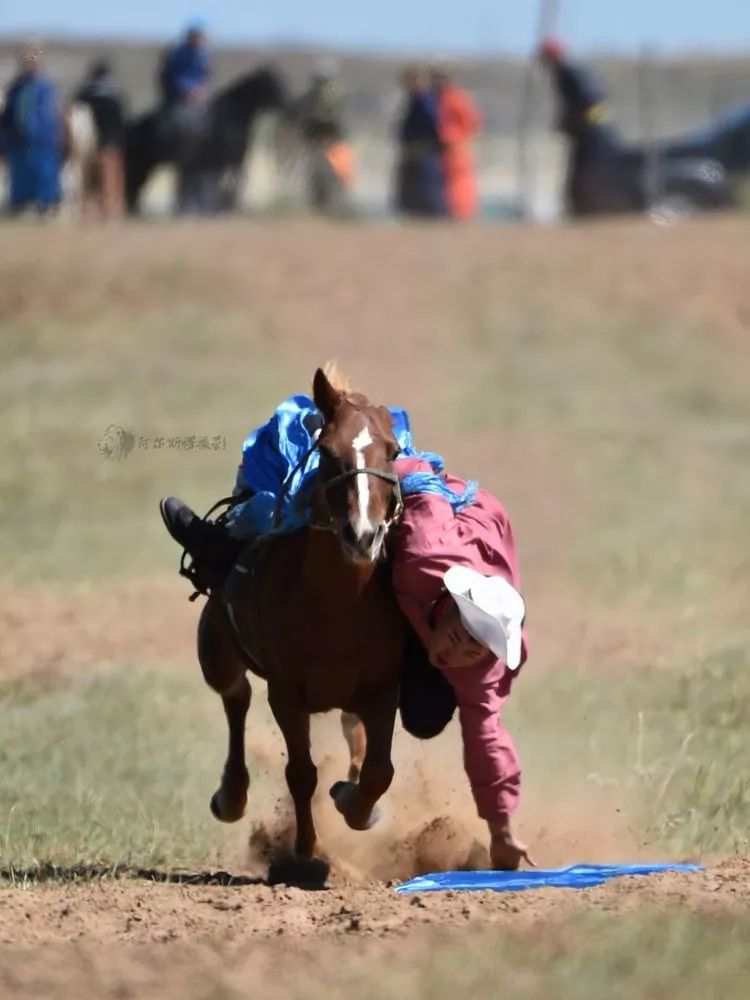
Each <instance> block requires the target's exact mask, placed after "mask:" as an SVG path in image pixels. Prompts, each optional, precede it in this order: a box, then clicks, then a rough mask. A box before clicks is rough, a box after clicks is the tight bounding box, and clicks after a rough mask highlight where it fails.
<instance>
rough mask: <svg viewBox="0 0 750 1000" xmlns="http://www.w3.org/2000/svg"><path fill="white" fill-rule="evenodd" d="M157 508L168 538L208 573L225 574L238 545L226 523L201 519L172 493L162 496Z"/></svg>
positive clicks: (222, 576)
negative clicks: (168, 495)
mask: <svg viewBox="0 0 750 1000" xmlns="http://www.w3.org/2000/svg"><path fill="white" fill-rule="evenodd" d="M159 510H160V511H161V516H162V519H163V521H164V524H165V526H166V529H167V531H168V532H169V534H170V535H171V536H172V538H174V540H175V541H176V542H177V543H178V544H180V545H181V546H182V547H183V548H184V549H186V550H187V551H188V552H189V553H190V555H191V556H192V557H193V558H194V559H195V560H197V561H198V562H200V563H202V564H203V565H204V566H205V567H206V568H207V569H209V570H210V571H211V572H212V573H215V574H216V575H217V576H219V577H221V578H224V577H226V575H227V574H228V573H229V571H230V569H231V567H232V564H233V562H234V559H235V557H236V555H237V551H238V548H239V545H238V542H237V541H236V540H235V539H234V538H232V537H231V535H230V534H229V532H228V531H227V529H226V527H225V526H224V525H223V524H217V523H215V522H213V521H204V520H203V519H202V518H200V517H198V515H197V514H196V513H195V512H194V511H192V510H191V509H190V507H188V506H187V504H184V503H183V502H182V501H181V500H178V499H177V498H176V497H167V498H166V499H165V500H162V501H161V503H160V504H159Z"/></svg>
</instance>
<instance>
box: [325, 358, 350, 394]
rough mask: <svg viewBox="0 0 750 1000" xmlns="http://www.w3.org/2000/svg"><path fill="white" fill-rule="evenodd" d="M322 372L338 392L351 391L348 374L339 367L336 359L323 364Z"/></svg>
mask: <svg viewBox="0 0 750 1000" xmlns="http://www.w3.org/2000/svg"><path fill="white" fill-rule="evenodd" d="M323 374H324V375H325V377H326V378H327V379H328V381H329V382H330V383H331V385H332V386H333V388H334V389H336V390H337V391H338V392H351V389H352V387H351V382H350V381H349V376H348V375H344V373H343V372H342V371H341V369H340V368H339V363H338V361H335V360H333V359H331V360H330V361H326V363H325V364H324V365H323Z"/></svg>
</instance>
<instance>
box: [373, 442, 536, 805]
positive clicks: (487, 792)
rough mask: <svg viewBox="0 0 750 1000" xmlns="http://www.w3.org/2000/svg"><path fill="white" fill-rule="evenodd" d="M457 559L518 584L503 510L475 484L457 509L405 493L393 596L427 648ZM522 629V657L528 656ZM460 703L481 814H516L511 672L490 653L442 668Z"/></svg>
mask: <svg viewBox="0 0 750 1000" xmlns="http://www.w3.org/2000/svg"><path fill="white" fill-rule="evenodd" d="M429 470H430V466H429V465H428V464H427V463H426V462H425V461H423V460H422V459H418V458H403V459H399V461H398V462H397V463H396V471H397V473H398V475H399V476H400V477H403V476H405V475H406V474H407V473H410V472H416V471H420V472H428V471H429ZM446 482H447V484H448V485H449V486H451V487H452V488H453V489H454V490H456V492H458V493H462V492H463V490H464V489H465V487H466V484H465V483H464V482H463V481H461V480H460V479H456V478H455V477H452V476H447V477H446ZM455 565H461V566H468V567H470V568H471V569H475V570H477V571H478V572H480V573H483V574H485V575H487V576H502V577H504V578H505V579H506V580H507V581H508V582H509V583H511V584H512V585H513V586H514V587H515V588H516V589H520V581H519V572H518V561H517V558H516V551H515V544H514V541H513V531H512V529H511V524H510V520H509V518H508V515H507V513H506V511H505V509H504V508H503V506H502V505H501V504H500V502H499V501H498V500H496V499H495V498H494V497H493V496H491V495H490V494H489V493H486V492H485V491H484V490H479V492H478V495H477V499H476V502H475V503H473V504H471V505H470V506H468V507H466V508H464V509H463V510H462V511H461V512H460V513H457V514H456V513H454V511H453V509H452V507H451V505H450V503H449V502H448V501H447V500H445V499H443V498H442V497H440V496H436V495H435V494H432V493H415V494H412V495H410V496H407V497H405V498H404V514H403V520H402V522H401V525H400V527H399V533H398V540H397V542H396V545H395V546H394V554H393V584H394V589H395V593H396V599H397V601H398V603H399V607H400V608H401V610H402V612H403V613H404V615H405V616H406V617H407V618H408V619H409V621H410V622H411V624H412V626H413V627H414V629H415V631H416V632H417V634H418V635H419V637H420V639H421V640H422V642H423V644H424V645H425V646H426V647H428V646H429V644H430V636H431V633H432V629H433V625H434V616H435V613H436V611H437V610H438V607H439V605H440V603H441V601H442V600H443V599H444V598H445V599H450V598H449V595H448V594H447V592H446V590H445V586H444V583H443V578H444V576H445V573H446V571H447V570H448V569H449V568H450V567H451V566H455ZM526 643H527V640H526V634H525V632H524V635H523V641H522V650H521V662H522V663H523V662H524V661H525V660H526V657H527V644H526ZM442 672H443V674H444V675H445V677H446V678H447V679H448V681H449V682H450V684H451V686H452V687H453V689H454V691H455V694H456V700H457V702H458V709H459V716H460V720H461V732H462V736H463V744H464V764H465V767H466V772H467V775H468V777H469V781H470V783H471V788H472V792H473V794H474V799H475V801H476V804H477V809H478V812H479V815H480V816H481V817H482V819H485V820H487V821H489V822H497V821H502V820H507V819H508V818H509V817H510V816H512V814H513V813H514V811H515V809H516V807H517V805H518V800H519V796H520V790H521V769H520V764H519V761H518V755H517V753H516V748H515V746H514V744H513V740H512V738H511V736H510V734H509V733H508V731H507V730H506V729H505V727H504V726H503V725H502V723H501V721H500V711H501V709H502V708H503V706H504V705H505V702H506V701H507V700H508V697H509V695H510V690H511V684H512V681H513V679H514V677H515V676H516V673H515V672H511V671H510V670H508V669H507V667H506V665H505V664H504V663H501V662H500V661H499V660H497V659H496V658H495V657H494V655H493V654H492V653H490V652H488V654H487V656H485V657H484V658H483V659H482V660H480V661H479V662H478V663H476V664H474V665H472V666H469V667H461V668H453V669H449V668H444V669H443V670H442Z"/></svg>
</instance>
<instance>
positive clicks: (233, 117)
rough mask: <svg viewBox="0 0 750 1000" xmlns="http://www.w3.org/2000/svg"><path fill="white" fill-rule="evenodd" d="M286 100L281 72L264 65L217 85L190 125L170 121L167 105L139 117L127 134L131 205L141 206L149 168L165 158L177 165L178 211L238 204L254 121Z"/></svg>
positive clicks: (133, 209) (283, 103) (126, 169)
mask: <svg viewBox="0 0 750 1000" xmlns="http://www.w3.org/2000/svg"><path fill="white" fill-rule="evenodd" d="M285 103H286V90H285V87H284V84H283V82H282V80H281V77H280V76H279V75H278V74H277V73H275V72H274V71H273V70H272V69H268V68H263V69H259V70H256V71H254V72H253V73H249V74H248V75H247V76H244V77H242V78H241V79H240V80H238V81H236V82H235V83H233V84H232V85H231V86H229V87H226V88H225V89H224V90H221V91H219V92H218V93H217V94H216V96H215V97H214V98H213V100H211V101H210V102H209V103H208V104H207V105H206V107H205V108H203V109H200V110H199V111H197V112H196V114H195V115H194V116H192V121H191V122H190V124H189V125H188V124H187V123H186V124H185V125H184V126H183V127H180V126H177V127H174V126H172V125H170V123H169V122H168V121H167V120H166V116H165V113H164V110H163V109H157V110H156V111H152V112H150V113H148V114H146V115H142V116H141V117H140V118H137V119H136V120H135V121H133V122H132V123H131V124H130V125H129V126H128V128H127V132H126V139H125V174H126V198H127V205H128V210H129V211H130V212H135V211H136V210H137V208H138V199H139V196H140V193H141V191H142V189H143V187H144V185H145V184H146V182H147V181H148V179H149V177H150V175H151V173H152V172H153V171H154V170H155V168H156V167H158V166H161V165H164V164H172V165H174V166H175V167H176V168H177V174H178V192H177V209H178V211H180V212H188V211H197V212H204V213H205V212H218V211H220V210H229V209H233V208H236V207H237V200H238V196H239V181H240V177H241V169H242V164H243V161H244V159H245V154H246V151H247V145H248V142H249V139H250V129H251V126H252V125H253V123H254V121H255V119H256V117H257V116H258V115H260V114H261V113H262V112H264V111H273V110H277V109H280V108H283V107H284V105H285Z"/></svg>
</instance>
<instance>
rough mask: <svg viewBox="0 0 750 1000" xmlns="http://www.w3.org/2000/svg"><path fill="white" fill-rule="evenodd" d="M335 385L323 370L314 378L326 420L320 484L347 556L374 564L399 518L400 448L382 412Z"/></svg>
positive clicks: (386, 414) (317, 400)
mask: <svg viewBox="0 0 750 1000" xmlns="http://www.w3.org/2000/svg"><path fill="white" fill-rule="evenodd" d="M335 383H336V380H335V379H333V380H329V378H328V376H327V375H326V374H325V373H324V372H323V371H322V369H320V368H319V369H318V370H317V372H316V373H315V380H314V382H313V396H314V399H315V405H316V406H317V408H318V409H319V410H320V412H321V413H322V414H323V418H324V420H325V424H324V426H323V429H322V431H321V433H320V437H319V439H318V450H319V451H320V484H321V487H322V490H323V493H324V495H325V501H326V504H327V507H328V510H329V512H330V515H331V520H332V521H333V523H334V524H335V526H336V530H337V531H338V535H339V538H340V540H341V545H342V547H343V549H344V552H345V553H346V555H347V556H348V557H349V558H350V559H351V560H352V561H354V562H375V560H376V559H377V558H378V557H379V556H380V554H381V553H382V551H383V543H384V542H385V537H386V534H387V532H388V529H389V528H390V526H391V525H392V524H393V523H394V522H395V521H396V520H397V519H398V517H399V515H400V513H401V491H400V488H399V484H398V479H397V477H396V474H395V472H394V469H393V463H394V461H395V460H396V457H397V456H398V452H399V446H398V442H397V441H396V438H395V437H394V434H393V422H392V420H391V415H390V413H389V412H388V410H387V409H386V408H385V407H383V406H373V404H372V403H371V402H370V401H369V399H367V397H366V396H362V395H360V394H359V393H352V392H348V391H347V390H346V389H345V388H344V387H343V386H337V385H336V384H335Z"/></svg>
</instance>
